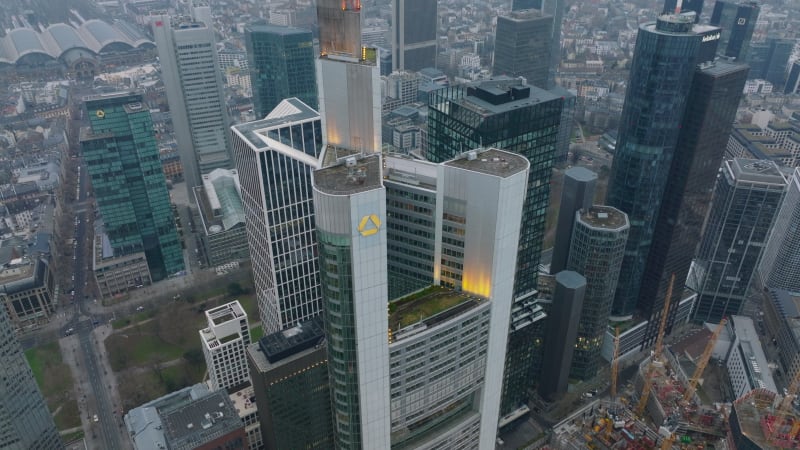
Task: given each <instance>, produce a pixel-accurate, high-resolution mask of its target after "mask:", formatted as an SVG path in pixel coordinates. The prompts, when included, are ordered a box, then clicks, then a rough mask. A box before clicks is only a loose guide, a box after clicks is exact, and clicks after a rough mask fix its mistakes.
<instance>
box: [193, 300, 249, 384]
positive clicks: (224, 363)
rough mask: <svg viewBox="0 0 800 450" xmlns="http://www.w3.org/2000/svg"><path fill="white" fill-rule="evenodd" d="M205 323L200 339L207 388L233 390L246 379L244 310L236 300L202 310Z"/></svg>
mask: <svg viewBox="0 0 800 450" xmlns="http://www.w3.org/2000/svg"><path fill="white" fill-rule="evenodd" d="M206 320H207V322H208V327H206V328H203V329H202V330H200V342H201V343H202V345H203V355H204V356H205V358H206V366H207V367H208V378H209V379H208V382H209V386H210V387H211V390H213V391H217V390H228V391H231V392H233V391H235V390H236V389H237V388H241V387H242V386H243V385H245V384H248V383H250V374H249V372H248V370H247V356H246V355H245V350H246V349H247V346H248V345H250V327H249V325H248V323H247V313H246V312H245V311H244V309H243V308H242V305H241V304H239V301H238V300H237V301H233V302H231V303H228V304H225V305H222V306H217V307H216V308H212V309H209V310H207V311H206Z"/></svg>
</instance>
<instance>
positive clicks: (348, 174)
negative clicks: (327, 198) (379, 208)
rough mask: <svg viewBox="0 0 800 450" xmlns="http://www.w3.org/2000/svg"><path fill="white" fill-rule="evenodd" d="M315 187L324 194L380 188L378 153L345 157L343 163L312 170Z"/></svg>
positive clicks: (340, 193) (351, 192) (379, 160)
mask: <svg viewBox="0 0 800 450" xmlns="http://www.w3.org/2000/svg"><path fill="white" fill-rule="evenodd" d="M314 185H315V187H316V188H317V189H318V190H319V191H321V192H324V193H326V194H332V195H337V194H338V195H348V194H356V193H359V192H366V191H371V190H373V189H378V188H380V187H381V186H382V185H383V184H382V181H381V158H380V156H378V155H370V156H365V157H363V158H358V157H352V159H351V158H347V160H346V161H345V162H343V163H340V164H338V165H335V166H330V167H325V168H324V169H319V170H316V171H314Z"/></svg>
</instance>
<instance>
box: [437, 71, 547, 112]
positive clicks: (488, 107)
mask: <svg viewBox="0 0 800 450" xmlns="http://www.w3.org/2000/svg"><path fill="white" fill-rule="evenodd" d="M469 88H476V89H481V90H484V91H487V92H498V93H499V92H500V91H502V92H503V93H505V92H507V91H508V90H509V89H512V88H517V89H523V90H524V89H530V91H529V95H527V96H525V97H523V98H519V99H516V100H512V101H508V102H505V103H500V104H492V103H489V102H487V101H485V100H482V99H480V98H478V97H476V96H475V95H471V94H469V93H467V95H465V96H464V97H463V98H460V99H452V100H451V101H452V102H453V103H457V104H461V105H464V106H467V107H470V106H471V107H472V108H471V109H473V110H476V112H479V113H481V114H484V115H491V114H499V113H503V112H508V111H513V110H515V109H518V108H523V107H526V106H531V105H537V104H539V103H544V102H549V101H553V100H559V99H560V98H561V97H559V96H557V95H555V94H553V93H552V92H548V91H546V90H544V89H541V88H538V87H536V86H531V85H529V84H525V83H522V82H521V81H520V80H519V79H517V78H510V77H506V76H501V77H497V78H490V79H488V80H482V81H477V82H475V83H470V84H467V85H464V86H463V89H465V90H467V91H468V89H469Z"/></svg>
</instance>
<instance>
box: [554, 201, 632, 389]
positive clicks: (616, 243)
mask: <svg viewBox="0 0 800 450" xmlns="http://www.w3.org/2000/svg"><path fill="white" fill-rule="evenodd" d="M574 218H575V223H574V225H573V227H572V233H571V236H572V240H571V245H570V249H569V260H568V261H567V265H566V270H571V271H573V272H577V273H579V274H581V275H583V277H584V278H585V279H586V293H585V294H584V297H583V306H582V308H581V316H580V321H579V322H578V335H577V339H576V341H575V352H574V354H573V355H572V366H571V368H570V377H572V378H577V379H580V380H589V379H591V378H592V377H594V376H595V375H596V374H597V369H598V367H599V365H600V352H601V349H602V346H603V338H604V337H605V333H606V329H607V328H608V319H609V315H610V314H611V305H612V304H613V303H614V292H615V291H616V288H617V280H618V279H619V270H620V267H621V266H622V258H623V256H624V254H625V243H626V241H627V240H628V230H629V229H630V224H629V223H628V216H626V215H625V213H623V212H622V211H620V210H618V209H616V208H612V207H610V206H597V205H595V206H592V207H589V208H585V209H582V210H580V211H577V212H575V214H574ZM559 233H561V229H560V228H559ZM548 345H549V344H548Z"/></svg>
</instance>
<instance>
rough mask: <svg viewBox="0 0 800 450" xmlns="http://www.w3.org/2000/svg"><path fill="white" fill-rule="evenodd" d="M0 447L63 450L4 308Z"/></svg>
mask: <svg viewBox="0 0 800 450" xmlns="http://www.w3.org/2000/svg"><path fill="white" fill-rule="evenodd" d="M0 447H2V448H5V449H9V450H27V449H31V448H36V449H44V450H51V449H52V450H55V449H60V448H64V446H63V444H62V443H61V437H60V436H59V435H58V430H57V429H56V425H55V423H54V422H53V417H52V416H51V415H50V411H48V409H47V403H45V401H44V398H43V397H42V393H41V392H40V391H39V387H38V386H37V385H36V380H35V379H34V378H33V372H32V371H31V367H30V365H28V361H27V360H26V359H25V353H24V352H23V351H22V346H21V345H20V344H19V341H17V336H16V335H15V334H14V328H13V327H12V326H11V321H10V320H9V319H8V315H7V314H6V308H5V307H3V308H0Z"/></svg>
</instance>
